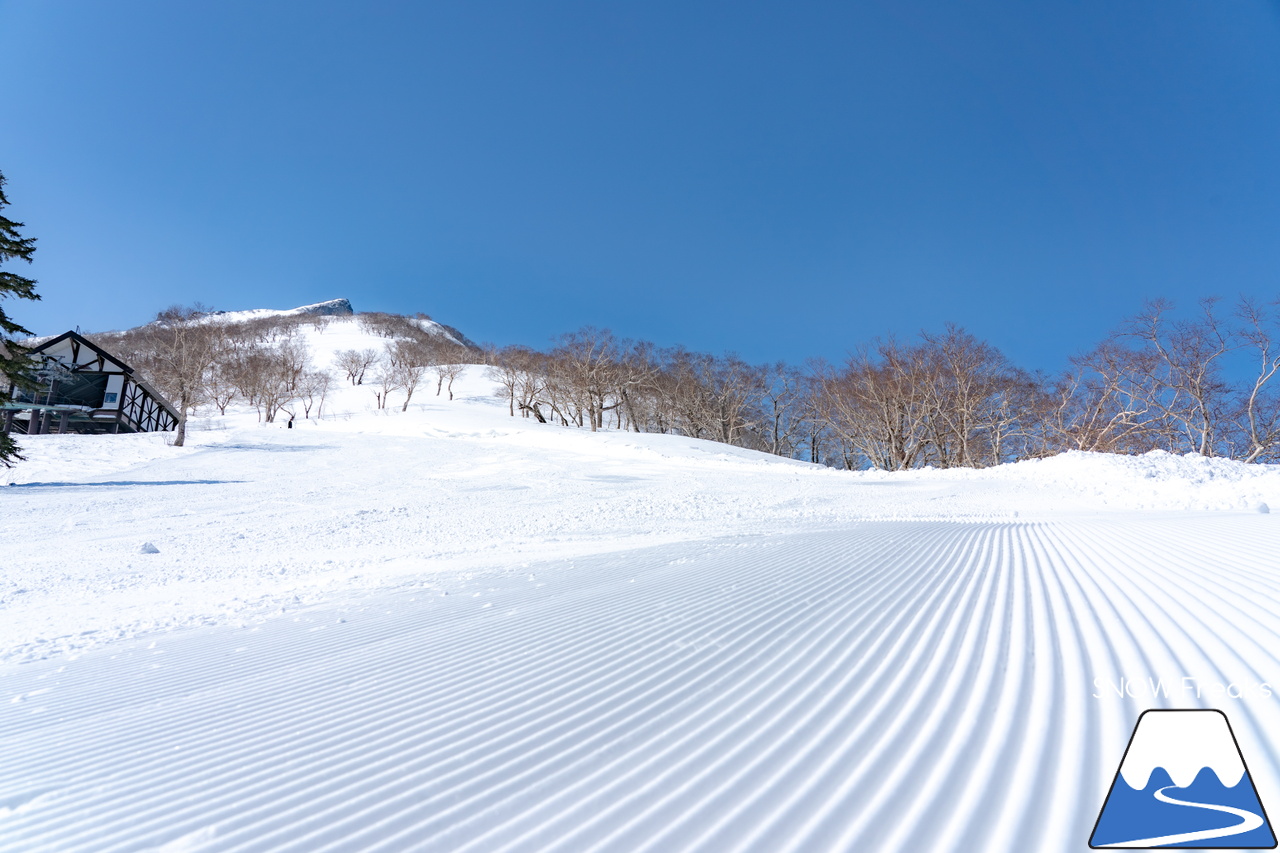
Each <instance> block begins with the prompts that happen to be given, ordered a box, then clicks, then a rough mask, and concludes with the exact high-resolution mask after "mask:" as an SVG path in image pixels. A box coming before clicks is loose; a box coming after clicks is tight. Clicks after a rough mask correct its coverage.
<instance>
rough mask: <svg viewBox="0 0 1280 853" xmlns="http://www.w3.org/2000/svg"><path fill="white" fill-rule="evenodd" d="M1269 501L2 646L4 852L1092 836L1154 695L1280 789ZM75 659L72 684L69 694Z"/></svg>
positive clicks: (431, 592) (852, 530) (586, 846)
mask: <svg viewBox="0 0 1280 853" xmlns="http://www.w3.org/2000/svg"><path fill="white" fill-rule="evenodd" d="M1270 518H1271V517H1270V516H1264V515H1245V514H1224V515H1218V516H1208V515H1193V514H1185V515H1178V516H1153V517H1151V518H1135V517H1133V516H1117V517H1112V518H1108V517H1105V516H1098V517H1089V518H1073V519H1062V520H1048V521H1034V522H1018V521H1006V522H968V523H966V522H938V521H931V522H911V521H902V522H893V521H883V522H864V523H855V524H851V525H849V526H848V527H847V528H845V529H841V530H833V531H825V532H818V531H810V532H803V533H796V534H792V535H774V536H750V535H738V536H732V537H726V538H722V539H718V540H714V541H710V542H703V543H700V544H687V543H686V544H666V545H661V546H657V547H652V548H647V549H641V550H635V551H630V552H627V553H624V554H617V555H612V556H607V555H606V556H597V557H588V558H583V559H576V560H573V561H569V560H562V561H558V562H553V563H546V564H542V565H535V566H533V567H531V568H528V569H523V568H522V569H521V570H520V571H509V572H502V573H493V574H491V575H489V576H486V577H484V578H482V579H481V581H480V582H479V588H482V589H483V594H481V592H480V591H479V588H478V589H477V591H476V592H474V593H472V592H471V588H470V587H468V588H467V589H465V590H463V589H455V590H452V592H453V594H451V595H445V594H443V592H444V591H441V590H440V589H421V590H417V591H412V590H408V589H403V590H398V591H390V592H389V591H382V592H377V593H369V594H368V595H365V596H363V597H360V596H356V597H353V598H351V599H350V600H349V601H347V602H345V603H344V604H342V605H341V606H338V605H334V604H332V603H329V604H327V605H326V606H325V607H318V608H313V609H309V610H303V611H301V612H300V613H298V614H295V615H294V617H293V618H292V619H289V618H282V619H278V620H274V621H268V622H265V623H263V624H261V625H258V626H257V627H254V628H251V629H244V628H235V627H233V626H221V625H220V626H212V627H208V628H204V629H193V630H189V631H186V632H178V633H173V634H167V635H164V636H163V637H161V638H160V640H159V641H157V640H152V641H150V642H148V641H147V640H146V639H145V638H144V639H135V640H128V641H122V642H121V643H118V644H116V645H113V646H109V647H106V648H99V649H93V650H90V651H89V652H87V653H85V654H84V655H83V656H81V657H79V658H77V659H74V660H70V661H67V660H59V659H50V660H43V661H36V662H33V663H27V664H21V665H10V666H9V667H7V668H6V669H5V670H4V679H5V681H6V684H5V687H6V688H7V690H8V692H7V693H6V694H5V695H15V696H17V697H18V699H21V700H22V701H18V700H17V699H15V700H13V701H10V702H6V703H4V704H3V705H0V849H3V850H6V851H59V853H65V852H66V851H126V850H127V851H136V850H147V849H153V850H165V851H173V850H218V851H262V850H273V851H285V850H288V851H337V850H344V851H345V850H365V851H403V850H422V851H457V852H459V853H460V852H461V851H534V850H537V851H605V850H609V851H613V850H616V851H664V853H665V851H714V853H728V852H729V851H951V850H953V851H1010V853H1012V851H1020V853H1026V851H1080V850H1085V849H1086V844H1087V839H1088V835H1089V832H1090V830H1091V829H1092V826H1093V821H1094V818H1095V817H1096V815H1097V811H1098V808H1099V806H1100V805H1101V802H1102V799H1103V797H1104V796H1105V793H1106V787H1107V785H1108V784H1109V783H1110V781H1111V778H1112V776H1113V775H1114V773H1115V770H1116V766H1117V763H1118V761H1119V758H1120V755H1121V753H1122V751H1123V748H1124V744H1125V743H1126V741H1127V739H1128V736H1129V733H1130V731H1131V728H1132V725H1133V722H1134V720H1135V719H1136V718H1137V715H1138V713H1139V712H1140V711H1141V710H1142V709H1143V708H1146V707H1152V706H1162V705H1163V706H1171V705H1175V704H1181V705H1183V706H1186V707H1210V706H1213V705H1215V704H1216V705H1219V706H1223V705H1225V706H1226V710H1227V712H1228V713H1229V715H1230V716H1231V719H1232V723H1233V725H1234V727H1235V729H1236V732H1237V736H1238V737H1239V738H1240V740H1241V745H1242V747H1243V748H1244V749H1245V754H1246V757H1247V760H1248V762H1249V766H1250V769H1251V771H1252V773H1253V777H1254V779H1255V781H1256V782H1257V784H1258V788H1259V792H1260V794H1261V796H1262V799H1263V801H1264V803H1275V804H1276V805H1273V806H1272V808H1273V809H1276V808H1280V796H1278V795H1280V787H1277V781H1278V780H1280V775H1278V768H1277V759H1278V758H1280V704H1277V700H1276V699H1275V698H1258V697H1245V698H1242V699H1240V700H1238V701H1233V700H1227V699H1223V698H1221V697H1219V698H1218V699H1217V700H1216V701H1215V700H1213V699H1211V697H1209V696H1207V695H1206V696H1204V697H1203V698H1201V699H1195V698H1192V697H1188V696H1186V695H1185V694H1183V693H1178V694H1177V695H1176V697H1174V698H1173V699H1168V700H1161V701H1156V702H1153V701H1151V700H1149V699H1147V698H1143V697H1140V696H1124V697H1120V696H1117V695H1114V694H1110V695H1109V694H1108V693H1107V692H1106V691H1105V690H1104V691H1100V690H1099V688H1098V686H1097V685H1096V684H1095V682H1094V678H1103V679H1114V678H1116V677H1118V676H1119V675H1120V674H1123V673H1129V674H1131V675H1145V674H1148V673H1152V674H1155V673H1160V674H1164V673H1168V674H1176V675H1188V676H1193V677H1195V678H1197V679H1200V680H1202V681H1203V682H1204V683H1209V682H1222V683H1229V682H1236V683H1242V684H1244V683H1249V684H1253V683H1257V682H1265V681H1272V682H1275V681H1277V680H1278V679H1277V675H1278V674H1280V658H1278V656H1280V619H1278V618H1277V616H1276V613H1277V612H1278V611H1280V576H1278V575H1277V572H1276V568H1277V560H1276V554H1277V553H1280V535H1278V531H1277V528H1276V526H1275V525H1274V524H1272V523H1271V522H1270V520H1269V519H1270ZM54 684H56V685H57V689H56V690H54V689H53V688H52V686H53V685H54Z"/></svg>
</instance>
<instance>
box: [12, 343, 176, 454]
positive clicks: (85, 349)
mask: <svg viewBox="0 0 1280 853" xmlns="http://www.w3.org/2000/svg"><path fill="white" fill-rule="evenodd" d="M31 355H32V357H33V358H35V359H37V360H38V361H39V367H38V368H37V369H36V371H35V375H36V378H37V380H38V383H39V384H38V386H37V387H36V388H35V389H34V390H28V389H25V388H16V387H14V386H10V387H9V388H8V389H6V390H5V392H4V393H2V394H0V400H2V401H4V402H3V403H0V430H3V431H4V432H12V433H20V434H25V435H43V434H48V433H67V432H78V433H119V432H157V431H165V430H171V429H175V428H177V426H178V417H179V415H178V411H177V409H175V408H174V407H173V405H172V404H171V403H170V402H169V401H168V400H166V399H165V398H164V397H163V396H161V395H160V393H159V392H158V391H156V390H155V389H154V388H152V387H151V386H150V385H148V384H147V383H146V382H145V381H144V380H143V379H142V377H140V376H138V375H137V374H136V373H135V372H134V370H133V368H132V367H129V366H128V365H127V364H125V363H124V362H122V361H121V360H120V359H118V358H116V357H115V356H113V355H112V354H111V353H109V352H107V351H106V350H104V349H102V348H101V347H99V346H98V345H97V344H95V343H93V342H92V341H90V340H89V339H87V338H85V337H83V336H82V335H79V334H77V333H76V332H65V333H63V334H61V335H58V336H57V337H56V338H52V339H51V340H48V341H45V342H44V343H42V344H40V345H39V346H36V347H33V348H32V350H31Z"/></svg>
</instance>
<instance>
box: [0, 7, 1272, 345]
mask: <svg viewBox="0 0 1280 853" xmlns="http://www.w3.org/2000/svg"><path fill="white" fill-rule="evenodd" d="M0 66H2V67H3V72H4V81H5V82H4V84H3V92H4V96H3V104H4V109H3V113H2V117H0V171H3V172H4V174H5V175H6V177H7V178H8V179H9V184H8V187H7V190H8V193H9V198H10V201H11V202H12V206H11V207H10V209H9V211H8V212H9V213H10V214H11V215H12V216H13V217H14V218H17V219H19V220H23V221H25V222H26V223H27V229H26V233H27V234H29V235H31V236H35V237H38V238H39V241H40V242H39V252H38V253H37V260H36V263H35V264H34V265H33V267H32V270H33V272H32V274H33V275H35V276H36V277H37V278H38V279H39V280H40V292H41V293H42V294H43V296H44V301H43V302H42V303H38V304H30V303H15V302H7V303H6V308H7V310H9V311H10V313H11V314H13V315H14V316H15V317H16V319H18V320H19V321H20V322H24V323H25V324H26V325H28V326H29V327H31V328H33V329H35V330H37V331H39V332H45V333H48V332H57V331H62V330H65V329H66V328H69V327H73V326H76V325H79V326H81V327H83V328H85V329H103V328H118V327H123V326H129V325H134V324H137V323H140V322H143V321H145V320H147V319H149V318H150V317H151V316H153V315H154V313H155V311H156V310H158V309H160V308H162V307H165V306H166V305H169V304H173V303H175V302H181V303H190V302H192V301H196V300H199V301H202V302H204V303H206V304H210V305H213V306H214V307H217V308H224V309H239V308H250V307H279V308H284V307H292V306H295V305H299V304H303V303H307V302H315V301H320V300H323V299H331V298H334V297H339V296H345V297H348V298H350V299H351V300H352V302H353V303H354V304H355V307H356V308H357V309H358V310H383V311H396V312H404V313H412V312H415V311H425V312H427V313H429V314H431V315H432V316H434V317H435V318H437V319H439V320H442V321H443V322H447V323H451V324H453V325H456V326H458V327H459V328H461V329H462V330H463V331H464V332H466V333H467V334H468V335H470V336H471V337H473V338H475V339H477V340H488V341H494V342H497V343H516V342H521V343H528V344H533V345H537V346H541V345H545V344H546V343H547V341H548V338H549V337H550V336H552V335H554V334H556V333H558V332H562V331H568V330H571V329H574V328H576V327H578V326H580V325H583V324H588V323H589V324H595V325H599V326H607V327H610V328H612V329H614V330H615V331H616V332H618V333H619V334H621V335H624V336H630V337H643V338H648V339H651V340H654V341H656V342H657V343H659V344H673V343H683V344H685V345H687V346H689V347H692V348H695V349H702V350H710V351H716V352H720V351H725V350H734V351H737V352H739V353H741V354H742V355H744V356H746V357H747V358H749V359H751V360H753V361H766V360H775V359H785V360H789V361H801V360H803V359H804V358H805V357H808V356H824V357H827V358H831V359H839V358H840V357H841V356H842V354H843V353H844V352H845V351H846V350H848V349H850V348H851V347H853V346H855V345H856V344H857V343H859V342H861V341H866V340H868V339H870V338H872V337H874V336H876V335H882V334H887V333H896V334H898V335H903V336H909V335H912V334H914V333H915V332H916V331H917V330H919V329H921V328H930V329H936V328H939V327H940V326H941V325H942V324H944V323H945V322H947V321H953V322H956V323H959V324H961V325H964V326H966V327H968V328H969V329H970V330H971V331H973V332H975V333H977V334H979V335H980V336H983V337H985V338H987V339H989V340H991V341H992V342H993V343H995V344H996V345H998V346H1000V347H1001V348H1002V349H1004V350H1005V351H1006V353H1008V354H1009V355H1010V356H1012V357H1013V358H1014V359H1015V360H1017V361H1019V362H1021V363H1022V364H1024V365H1026V366H1029V367H1039V368H1045V369H1054V368H1056V367H1058V366H1060V365H1061V364H1062V363H1063V361H1064V359H1065V357H1066V356H1067V355H1068V354H1070V353H1072V352H1074V351H1077V350H1079V349H1082V348H1085V347H1087V346H1088V345H1090V344H1092V343H1093V342H1095V341H1096V340H1097V339H1098V338H1099V337H1100V336H1101V335H1103V334H1105V333H1106V332H1107V331H1108V330H1109V329H1110V328H1111V327H1113V326H1114V325H1115V324H1116V323H1117V322H1118V321H1119V320H1120V319H1121V318H1123V317H1124V316H1126V315H1128V314H1130V313H1132V312H1133V311H1135V310H1136V309H1137V308H1138V307H1139V306H1140V304H1141V302H1142V300H1143V299H1144V298H1147V297H1151V296H1158V295H1163V296H1168V297H1171V298H1174V299H1175V300H1179V301H1181V302H1182V303H1190V302H1191V301H1192V300H1193V299H1194V298H1195V297H1198V296H1201V295H1208V294H1220V295H1223V296H1225V297H1233V296H1235V295H1237V294H1240V293H1248V294H1252V295H1255V296H1260V297H1267V298H1272V297H1275V296H1280V4H1278V3H1277V2H1264V0H1230V2H1224V0H1204V2H1179V0H1144V1H1143V2H1136V1H1135V2H1130V0H1096V2H1051V3H1045V2H1005V3H996V2H952V1H951V0H937V2H930V3H920V2H910V0H885V2H860V3H859V2H849V0H846V1H845V2H832V3H810V2H775V3H767V4H765V3H753V2H723V3H699V2H688V0H682V2H656V0H644V2H626V3H624V2H580V3H578V2H511V3H498V2H482V0H474V1H473V2H456V3H454V2H431V3H416V2H415V3H410V2H404V3H376V2H375V3H370V2H361V3H355V2H351V3H333V2H317V0H310V2H295V3H283V2H262V0H254V2H228V0H219V2H216V3H199V4H197V3H173V2H167V0H166V2H158V1H157V2H132V0H112V2H110V3H103V2H96V0H95V2H72V0H58V2H34V0H0Z"/></svg>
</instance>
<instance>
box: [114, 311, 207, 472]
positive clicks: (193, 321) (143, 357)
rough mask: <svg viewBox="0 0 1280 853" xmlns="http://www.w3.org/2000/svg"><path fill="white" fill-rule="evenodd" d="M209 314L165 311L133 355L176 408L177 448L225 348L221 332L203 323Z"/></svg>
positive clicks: (146, 333)
mask: <svg viewBox="0 0 1280 853" xmlns="http://www.w3.org/2000/svg"><path fill="white" fill-rule="evenodd" d="M207 313H208V309H206V308H204V307H203V306H201V305H199V304H197V305H193V306H191V307H189V308H187V307H182V306H178V305H175V306H173V307H171V308H166V309H165V310H164V311H161V312H160V313H159V314H158V315H156V319H155V322H153V323H151V324H150V325H148V326H146V327H144V330H143V332H142V334H141V335H140V336H138V339H137V340H136V346H137V349H135V351H134V352H132V353H131V354H130V355H131V356H132V358H133V360H134V362H135V366H138V367H141V368H142V369H143V371H144V373H145V374H146V375H147V376H149V377H151V379H152V381H154V382H155V383H156V385H157V387H159V388H160V390H161V391H163V392H164V393H165V394H166V395H168V396H169V397H170V398H171V399H172V400H173V401H174V402H175V403H176V404H177V406H178V410H179V417H178V434H177V437H176V438H175V439H174V442H173V443H174V445H175V446H177V447H181V446H183V444H185V443H186V439H187V417H188V416H189V414H190V412H191V411H192V410H194V409H195V407H196V406H197V405H198V404H199V403H200V402H202V401H203V400H204V399H205V398H206V394H207V389H208V385H207V381H206V377H207V374H208V372H209V371H210V369H211V368H212V367H213V365H214V363H215V362H216V361H217V360H218V357H219V355H220V354H221V352H222V351H223V348H224V339H223V335H222V330H221V329H220V328H219V327H218V326H217V325H216V324H213V323H208V322H202V318H203V317H204V316H205V315H206V314H207Z"/></svg>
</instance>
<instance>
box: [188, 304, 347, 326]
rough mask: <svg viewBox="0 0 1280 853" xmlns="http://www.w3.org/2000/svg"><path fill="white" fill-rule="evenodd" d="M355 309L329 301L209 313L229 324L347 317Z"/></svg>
mask: <svg viewBox="0 0 1280 853" xmlns="http://www.w3.org/2000/svg"><path fill="white" fill-rule="evenodd" d="M355 313H356V312H355V309H354V308H352V307H351V300H349V299H330V300H328V301H326V302H316V303H314V304H312V305H302V306H299V307H298V308H284V309H273V308H254V309H250V310H248V311H210V312H209V315H208V316H210V317H216V318H217V319H219V320H221V321H224V322H229V323H242V322H246V321H248V320H258V319H261V318H263V317H302V316H312V317H349V316H351V315H352V314H355Z"/></svg>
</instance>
